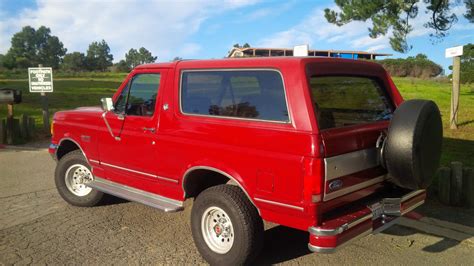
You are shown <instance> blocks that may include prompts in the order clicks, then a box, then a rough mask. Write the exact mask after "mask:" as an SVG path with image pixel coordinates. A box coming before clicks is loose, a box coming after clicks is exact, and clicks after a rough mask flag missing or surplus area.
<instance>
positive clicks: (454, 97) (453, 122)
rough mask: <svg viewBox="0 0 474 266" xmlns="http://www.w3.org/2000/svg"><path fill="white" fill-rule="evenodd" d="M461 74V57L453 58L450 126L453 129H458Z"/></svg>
mask: <svg viewBox="0 0 474 266" xmlns="http://www.w3.org/2000/svg"><path fill="white" fill-rule="evenodd" d="M460 72H461V57H460V56H455V57H453V89H452V92H451V115H450V116H449V125H450V128H451V129H457V128H458V125H457V123H458V110H459V76H460Z"/></svg>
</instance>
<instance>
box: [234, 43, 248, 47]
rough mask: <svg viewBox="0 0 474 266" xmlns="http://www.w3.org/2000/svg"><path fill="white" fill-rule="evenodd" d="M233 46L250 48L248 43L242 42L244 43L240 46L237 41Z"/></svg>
mask: <svg viewBox="0 0 474 266" xmlns="http://www.w3.org/2000/svg"><path fill="white" fill-rule="evenodd" d="M234 47H235V48H250V44H248V43H244V45H242V46H240V44H239V43H236V44H234Z"/></svg>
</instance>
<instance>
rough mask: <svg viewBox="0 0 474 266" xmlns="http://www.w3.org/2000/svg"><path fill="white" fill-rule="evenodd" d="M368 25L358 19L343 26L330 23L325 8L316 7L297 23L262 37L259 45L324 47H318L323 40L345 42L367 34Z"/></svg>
mask: <svg viewBox="0 0 474 266" xmlns="http://www.w3.org/2000/svg"><path fill="white" fill-rule="evenodd" d="M332 8H335V7H332ZM367 27H368V23H366V22H358V21H355V22H351V23H349V24H347V25H345V26H343V27H338V26H336V25H333V24H329V23H328V22H327V21H326V19H325V18H324V11H323V9H322V8H316V9H314V10H313V11H312V12H311V13H310V15H309V16H307V17H305V18H304V19H303V20H302V21H301V22H300V23H298V24H297V25H295V26H293V27H291V28H290V29H288V30H285V31H281V32H277V33H275V34H273V35H272V36H269V37H266V38H263V39H261V40H260V41H259V42H258V45H261V46H268V47H292V46H294V45H298V44H309V45H310V46H312V47H313V48H322V47H317V46H318V44H320V43H321V42H327V43H335V42H345V41H349V40H351V39H354V38H355V37H360V36H362V35H367ZM314 46H316V47H314ZM325 48H328V47H325Z"/></svg>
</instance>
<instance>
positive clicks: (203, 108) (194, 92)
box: [181, 70, 289, 122]
mask: <svg viewBox="0 0 474 266" xmlns="http://www.w3.org/2000/svg"><path fill="white" fill-rule="evenodd" d="M181 109H182V111H183V112H184V113H187V114H197V115H207V116H221V117H235V118H247V119H258V120H268V121H278V122H288V121H289V116H288V109H287V106H286V99H285V91H284V87H283V80H282V78H281V75H280V73H279V72H277V71H273V70H235V71H234V70H229V71H185V72H183V74H182V84H181Z"/></svg>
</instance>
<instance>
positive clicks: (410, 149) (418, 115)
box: [383, 100, 443, 189]
mask: <svg viewBox="0 0 474 266" xmlns="http://www.w3.org/2000/svg"><path fill="white" fill-rule="evenodd" d="M442 140H443V125H442V122H441V115H440V112H439V109H438V106H436V104H435V103H434V102H433V101H428V100H409V101H405V102H403V103H402V104H401V105H400V106H399V107H398V108H397V110H396V111H395V113H394V114H393V118H392V121H391V122H390V127H389V130H388V135H387V140H386V143H385V148H384V155H383V156H384V159H385V164H386V167H387V170H388V173H389V175H390V176H391V177H392V178H393V180H394V183H395V184H396V185H398V186H400V187H403V188H407V189H424V188H427V187H428V186H429V185H430V184H431V181H432V179H433V176H434V175H435V172H436V170H437V169H438V167H439V161H440V158H441V145H442Z"/></svg>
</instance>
